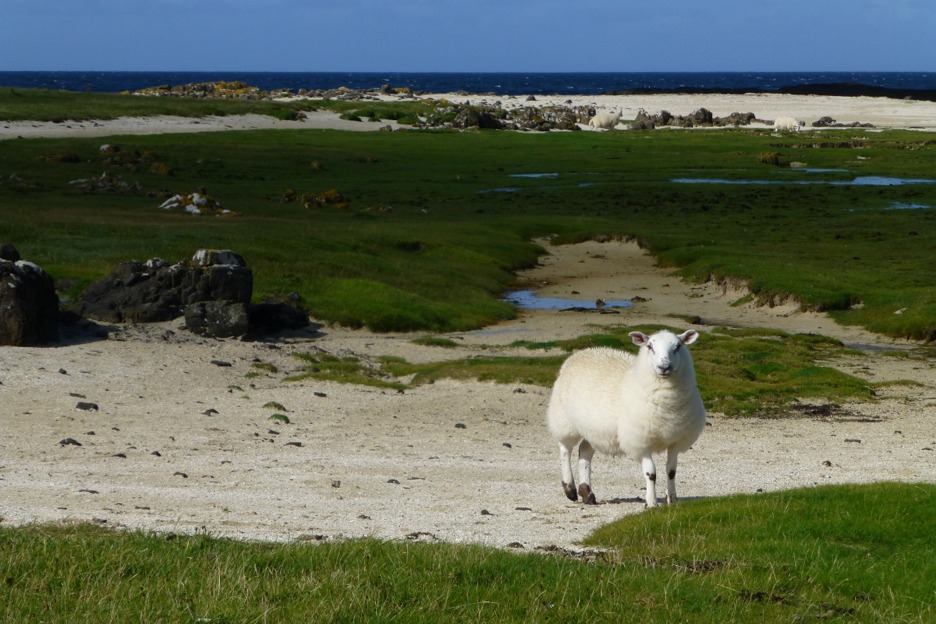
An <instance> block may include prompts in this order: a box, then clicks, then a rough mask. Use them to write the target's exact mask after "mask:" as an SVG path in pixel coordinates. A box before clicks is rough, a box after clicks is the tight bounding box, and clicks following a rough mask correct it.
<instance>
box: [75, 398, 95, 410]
mask: <svg viewBox="0 0 936 624" xmlns="http://www.w3.org/2000/svg"><path fill="white" fill-rule="evenodd" d="M75 409H77V410H83V411H85V412H96V411H98V404H97V403H90V402H88V401H78V404H77V405H75Z"/></svg>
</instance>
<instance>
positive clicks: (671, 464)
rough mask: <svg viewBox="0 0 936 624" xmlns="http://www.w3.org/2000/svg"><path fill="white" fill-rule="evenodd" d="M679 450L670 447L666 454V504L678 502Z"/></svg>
mask: <svg viewBox="0 0 936 624" xmlns="http://www.w3.org/2000/svg"><path fill="white" fill-rule="evenodd" d="M678 457H679V452H678V451H674V450H673V449H670V450H669V451H668V452H667V454H666V504H667V505H672V504H674V503H675V502H676V459H677V458H678Z"/></svg>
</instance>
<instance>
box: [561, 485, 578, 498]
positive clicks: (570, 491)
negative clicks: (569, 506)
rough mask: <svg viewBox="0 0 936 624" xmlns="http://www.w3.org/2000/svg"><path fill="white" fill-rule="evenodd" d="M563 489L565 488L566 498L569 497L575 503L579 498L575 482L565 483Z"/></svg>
mask: <svg viewBox="0 0 936 624" xmlns="http://www.w3.org/2000/svg"><path fill="white" fill-rule="evenodd" d="M562 489H563V490H565V495H566V498H568V499H569V500H570V501H572V502H573V503H574V502H575V501H576V500H578V494H577V493H576V491H575V484H574V483H563V484H562Z"/></svg>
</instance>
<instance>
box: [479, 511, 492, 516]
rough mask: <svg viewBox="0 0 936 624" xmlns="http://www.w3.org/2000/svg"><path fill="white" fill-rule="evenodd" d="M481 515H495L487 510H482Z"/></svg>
mask: <svg viewBox="0 0 936 624" xmlns="http://www.w3.org/2000/svg"><path fill="white" fill-rule="evenodd" d="M481 515H482V516H493V515H494V514H492V513H491V512H490V511H488V510H487V509H482V510H481Z"/></svg>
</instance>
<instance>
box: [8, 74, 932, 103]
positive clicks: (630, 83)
mask: <svg viewBox="0 0 936 624" xmlns="http://www.w3.org/2000/svg"><path fill="white" fill-rule="evenodd" d="M221 80H223V81H234V80H240V81H243V82H246V83H247V84H250V85H252V86H255V87H259V88H261V89H264V90H274V89H291V90H293V91H298V90H300V89H308V90H317V89H333V88H337V87H348V88H351V89H377V88H379V87H380V86H382V85H385V84H389V85H391V86H394V87H410V88H411V89H413V90H414V91H417V92H424V93H449V92H458V91H463V92H467V93H474V94H478V93H496V94H498V95H535V94H544V95H545V94H569V95H598V94H606V93H667V92H672V93H745V92H778V93H785V92H786V93H820V94H826V95H835V94H839V95H890V96H893V97H915V96H917V95H920V94H930V95H933V96H934V97H936V72H693V73H680V72H653V73H392V72H379V73H368V72H353V73H345V72H288V73H282V72H204V71H200V72H181V71H180V72H123V71H122V72H113V71H67V72H56V71H40V72H29V71H0V86H5V87H21V88H41V89H55V90H64V91H79V92H82V91H91V92H98V93H119V92H121V91H134V90H137V89H142V88H146V87H154V86H160V85H181V84H189V83H198V82H214V81H221ZM927 99H930V98H927Z"/></svg>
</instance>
